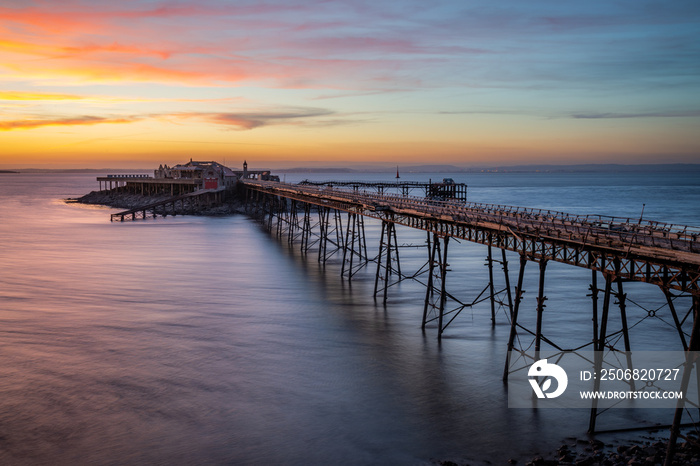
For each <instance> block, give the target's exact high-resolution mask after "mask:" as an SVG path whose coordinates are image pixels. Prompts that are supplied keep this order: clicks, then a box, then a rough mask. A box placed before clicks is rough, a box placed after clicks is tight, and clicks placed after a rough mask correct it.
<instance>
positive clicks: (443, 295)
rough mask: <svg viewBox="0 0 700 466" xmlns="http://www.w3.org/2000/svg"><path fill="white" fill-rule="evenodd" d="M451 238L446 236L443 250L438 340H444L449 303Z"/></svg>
mask: <svg viewBox="0 0 700 466" xmlns="http://www.w3.org/2000/svg"><path fill="white" fill-rule="evenodd" d="M449 241H450V237H449V236H445V239H444V243H445V247H444V248H443V250H442V263H441V264H440V281H441V283H440V319H439V320H438V340H441V339H442V331H443V330H444V327H443V326H442V320H443V316H444V314H445V303H446V302H447V294H446V291H447V290H446V286H447V245H448V244H449Z"/></svg>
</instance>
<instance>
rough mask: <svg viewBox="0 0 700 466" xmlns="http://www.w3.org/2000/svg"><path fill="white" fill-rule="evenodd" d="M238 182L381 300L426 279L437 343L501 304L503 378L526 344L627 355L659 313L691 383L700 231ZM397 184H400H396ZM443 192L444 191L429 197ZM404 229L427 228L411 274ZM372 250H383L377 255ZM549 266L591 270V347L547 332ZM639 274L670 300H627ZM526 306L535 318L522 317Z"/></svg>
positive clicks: (403, 194) (264, 218)
mask: <svg viewBox="0 0 700 466" xmlns="http://www.w3.org/2000/svg"><path fill="white" fill-rule="evenodd" d="M239 183H240V185H241V188H242V189H243V193H244V195H245V198H246V209H247V212H248V213H249V214H250V215H251V216H253V217H255V218H256V219H258V221H260V222H261V223H262V224H263V225H264V226H265V227H266V228H267V229H268V230H269V231H270V232H273V233H274V234H276V235H277V236H278V237H280V238H284V239H285V240H287V241H288V242H289V243H290V244H295V245H298V247H299V248H300V249H301V251H302V252H303V253H307V254H315V255H316V257H317V259H318V261H319V262H321V263H324V264H325V263H326V261H328V260H329V259H330V258H332V257H335V258H336V259H335V260H336V261H340V273H341V275H342V276H343V277H345V278H347V280H352V278H353V276H354V275H355V274H356V273H357V271H358V270H359V269H360V268H363V267H368V266H370V267H374V269H373V270H374V296H375V299H376V300H377V301H380V300H381V302H383V303H386V302H387V300H388V299H391V291H392V287H393V286H394V285H396V284H398V283H399V282H401V281H404V280H414V281H418V282H420V283H422V284H423V285H424V286H425V297H424V300H423V302H422V303H420V306H417V307H420V308H421V309H420V310H417V314H418V315H422V318H421V320H420V322H421V327H422V328H423V329H426V327H429V328H435V329H436V332H437V338H438V339H441V338H442V337H443V335H444V334H445V331H446V329H447V328H448V326H449V325H450V323H452V322H453V321H454V319H455V318H457V317H458V315H459V314H460V312H462V311H463V310H464V309H467V308H471V307H473V306H475V305H476V304H478V303H481V302H484V303H489V304H490V311H491V312H490V316H488V317H490V319H491V322H492V324H493V325H495V324H496V319H497V316H499V315H500V312H497V310H500V309H502V310H504V312H503V315H505V319H506V321H507V322H508V325H509V327H510V331H509V336H508V341H507V348H504V349H505V350H506V351H505V354H506V357H505V360H506V361H505V367H504V370H503V378H504V380H507V379H508V376H509V374H511V373H512V371H513V370H516V369H514V365H513V362H514V361H512V360H511V358H512V357H514V358H521V359H523V361H522V363H523V364H527V365H530V364H532V363H533V362H534V360H533V359H532V358H531V357H530V359H529V360H528V359H527V357H526V354H527V353H528V351H532V350H534V352H535V354H537V355H539V353H540V351H541V350H543V349H544V348H545V346H546V347H547V348H548V349H552V350H554V351H560V352H562V353H563V352H572V351H579V350H583V349H585V350H589V351H595V352H598V353H603V352H610V351H619V352H620V353H621V354H625V353H627V354H629V352H630V351H631V350H632V349H633V348H634V343H633V341H632V340H631V338H630V333H631V332H630V329H631V328H633V327H634V326H635V325H637V324H638V323H639V322H640V321H655V322H657V323H658V325H660V326H670V327H671V328H673V329H674V332H673V333H674V334H675V335H676V338H677V340H676V343H675V346H676V348H677V349H678V350H683V351H686V354H687V355H688V356H687V357H688V362H687V364H686V368H685V370H684V374H685V378H684V383H685V386H686V387H687V382H688V379H689V377H690V373H691V371H693V370H695V369H694V363H695V355H696V354H697V352H698V351H699V350H700V317H699V315H698V313H699V312H700V229H699V228H694V227H689V226H684V225H670V224H665V223H659V222H654V221H642V220H641V219H640V220H637V221H635V220H632V219H627V218H616V217H606V216H600V215H573V214H568V213H564V212H557V211H552V210H540V209H529V208H522V207H511V206H503V205H489V204H477V203H470V202H466V187H464V188H462V187H459V188H458V189H455V190H453V191H449V192H446V191H445V190H440V189H436V188H430V187H427V189H426V187H414V186H408V185H406V186H402V185H401V183H383V184H377V185H376V186H374V185H371V186H370V184H366V183H352V182H344V183H339V182H324V183H316V182H314V183H312V182H304V183H302V184H286V183H279V182H266V181H260V180H241V181H240V182H239ZM390 188H392V189H394V192H389V189H390ZM411 189H418V191H417V192H418V194H423V195H422V196H412V195H409V194H408V191H409V190H411ZM462 190H463V194H464V195H463V196H462V195H461V194H462ZM440 191H441V192H442V193H443V195H440V196H433V195H431V193H435V192H440ZM445 193H447V195H445ZM450 193H455V194H457V195H452V196H451V195H449V194H450ZM367 221H373V222H378V223H379V224H380V227H379V230H380V234H379V239H378V240H377V242H378V244H376V245H375V247H374V248H372V247H370V248H368V246H367V244H368V241H369V242H370V243H371V240H370V239H369V238H368V235H367V234H366V229H365V224H366V222H367ZM397 227H407V228H410V229H414V230H422V231H423V232H425V233H424V235H425V236H424V238H425V240H424V242H423V243H422V244H421V245H410V246H419V247H422V248H423V249H424V250H425V256H424V257H425V264H424V265H423V266H422V267H420V268H419V269H418V270H410V271H409V270H406V265H405V263H404V264H403V269H402V262H401V253H400V251H401V250H402V247H404V246H406V245H405V244H403V243H401V242H400V241H399V237H398V235H397ZM461 242H466V243H477V244H481V245H484V246H485V247H486V248H485V249H486V258H485V259H486V260H485V265H486V267H487V272H485V274H484V275H485V277H484V278H485V279H484V282H485V286H484V288H483V291H481V292H477V293H476V294H475V296H471V297H468V298H464V297H463V296H460V294H459V291H455V288H459V285H460V284H459V283H451V282H450V278H449V276H450V272H451V270H452V267H451V265H450V257H451V256H450V254H449V252H451V251H452V248H454V246H453V243H461ZM370 250H371V251H376V253H374V252H372V253H369V251H370ZM448 251H449V252H448ZM513 262H514V263H515V264H514V265H512V263H513ZM552 263H560V264H566V265H569V266H572V267H577V268H580V269H585V270H588V271H590V275H589V277H590V279H589V280H588V281H587V283H586V287H585V288H584V289H585V290H586V291H587V292H588V294H587V295H586V299H590V305H589V306H588V307H589V310H588V311H587V312H586V313H587V315H588V317H589V318H590V322H591V328H590V333H589V335H590V336H589V337H588V338H586V340H587V341H586V342H585V343H583V344H577V345H576V346H573V347H572V346H570V344H569V339H567V338H563V340H564V341H556V339H555V338H553V337H551V335H550V334H549V333H548V331H547V328H548V327H547V313H546V312H545V309H546V302H547V296H546V294H545V283H546V280H547V279H548V274H547V271H548V266H550V264H552ZM497 266H500V267H498V268H500V270H497ZM533 267H534V268H535V273H536V276H537V282H536V283H537V285H536V289H535V290H534V294H535V296H534V302H532V303H531V304H527V302H528V301H527V300H525V299H524V298H525V291H526V290H525V289H524V277H525V274H526V269H529V268H533ZM550 268H551V267H550ZM499 277H500V278H499ZM549 279H550V280H551V279H552V278H549ZM554 279H556V278H554ZM631 282H640V283H646V284H648V285H649V286H651V287H652V288H655V289H656V290H657V291H658V294H659V297H660V299H662V300H663V302H664V304H662V306H661V307H658V306H657V307H653V306H648V305H645V304H644V303H640V302H638V300H636V299H632V298H630V297H628V295H627V291H626V284H628V283H631ZM454 285H457V287H455V286H454ZM652 291H653V290H652ZM487 307H488V306H487ZM630 307H635V309H636V310H640V311H641V317H640V318H639V319H638V320H635V321H632V320H631V317H630V312H629V310H630ZM421 311H422V312H421ZM527 314H529V317H530V319H529V320H526V319H524V315H527ZM533 314H534V316H533ZM638 314H639V313H638ZM533 317H534V318H533ZM635 319H637V317H635ZM526 322H527V323H526ZM560 326H561V324H560ZM559 330H561V329H559ZM553 333H561V332H560V331H558V332H553ZM577 336H579V337H580V335H577ZM634 349H636V350H645V351H649V350H656V349H658V348H650V347H644V348H640V347H637V348H634ZM664 349H666V350H667V349H668V348H664ZM520 370H522V368H520ZM684 403H685V402H684ZM592 404H593V406H592V408H591V415H590V424H589V432H591V433H593V432H595V431H596V420H597V418H598V416H599V415H600V413H599V412H598V410H597V407H596V406H597V405H596V403H595V402H594V403H592ZM687 404H693V405H694V406H695V407H697V400H694V401H691V400H688V402H687ZM684 409H685V407H684V404H679V406H678V408H677V410H676V415H675V418H674V420H673V424H672V442H671V443H670V444H669V450H668V451H669V455H670V456H669V458H671V457H672V456H673V446H674V445H675V438H676V436H677V435H678V432H679V427H680V425H681V419H682V416H683V412H684ZM669 464H670V463H669Z"/></svg>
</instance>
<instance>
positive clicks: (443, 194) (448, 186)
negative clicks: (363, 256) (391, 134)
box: [299, 180, 467, 202]
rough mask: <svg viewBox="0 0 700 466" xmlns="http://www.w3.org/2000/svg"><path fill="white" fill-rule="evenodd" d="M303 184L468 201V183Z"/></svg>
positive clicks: (304, 183)
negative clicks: (416, 193)
mask: <svg viewBox="0 0 700 466" xmlns="http://www.w3.org/2000/svg"><path fill="white" fill-rule="evenodd" d="M299 184H300V185H302V186H322V187H329V188H336V189H341V190H352V192H354V193H359V192H364V193H373V194H391V193H395V194H400V195H401V196H413V195H415V191H418V192H422V193H423V197H425V198H426V199H439V200H447V199H453V200H458V201H464V202H466V201H467V185H466V184H465V183H455V182H444V181H443V182H436V183H433V182H432V181H430V182H428V183H422V182H419V181H396V182H370V181H309V180H304V181H302V182H301V183H299Z"/></svg>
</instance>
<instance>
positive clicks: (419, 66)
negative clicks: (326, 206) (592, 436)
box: [0, 0, 700, 168]
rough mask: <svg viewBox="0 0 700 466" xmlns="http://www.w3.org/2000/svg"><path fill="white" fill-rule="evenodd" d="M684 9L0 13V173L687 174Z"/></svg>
mask: <svg viewBox="0 0 700 466" xmlns="http://www.w3.org/2000/svg"><path fill="white" fill-rule="evenodd" d="M699 33H700V2H698V1H697V0H690V1H685V0H674V1H646V0H627V1H615V0H605V1H598V0H595V1H586V2H571V1H563V0H552V1H549V0H548V1H543V0H527V1H521V0H517V1H516V0H512V1H493V0H489V1H469V0H462V1H440V0H434V1H429V2H418V1H391V2H389V1H376V0H375V1H364V0H362V1H360V0H358V1H342V2H341V1H332V0H329V1H300V2H290V1H287V0H285V1H279V0H278V1H274V0H273V1H259V2H258V1H233V0H227V1H224V0H220V1H213V0H197V1H152V0H138V1H131V0H126V1H119V2H115V1H101V0H62V1H54V0H46V1H35V0H21V1H20V0H17V1H15V0H0V80H1V81H0V108H1V110H2V111H1V113H0V141H1V145H0V148H1V149H0V168H27V167H47V168H61V167H64V168H77V167H80V168H82V167H94V168H122V167H123V168H153V167H154V166H157V165H158V164H160V163H168V164H175V163H179V162H183V161H187V160H189V159H190V158H194V159H195V160H197V159H200V160H210V159H213V160H218V161H220V162H224V161H225V162H226V164H227V165H230V166H234V167H235V166H240V165H241V164H242V161H243V160H244V159H247V160H248V162H249V164H250V165H251V166H256V167H257V166H268V167H289V166H309V165H322V166H340V165H348V166H349V165H356V164H376V163H386V164H392V165H393V164H425V163H431V164H432V163H447V164H454V165H461V166H467V165H505V164H528V163H562V164H572V163H604V162H614V163H667V162H696V163H700V40H698V34H699Z"/></svg>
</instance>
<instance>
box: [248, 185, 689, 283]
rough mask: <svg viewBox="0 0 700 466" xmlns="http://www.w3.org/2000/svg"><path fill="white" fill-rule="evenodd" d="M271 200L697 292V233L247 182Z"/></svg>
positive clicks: (523, 210) (624, 220)
mask: <svg viewBox="0 0 700 466" xmlns="http://www.w3.org/2000/svg"><path fill="white" fill-rule="evenodd" d="M242 183H244V184H245V186H246V188H247V189H249V190H252V191H259V192H261V193H265V194H268V195H273V196H279V197H282V198H286V199H293V200H296V201H300V202H305V203H309V204H313V205H317V206H322V207H331V208H334V209H338V210H341V211H345V212H351V213H356V214H360V215H363V216H366V217H373V218H377V219H380V220H382V221H386V222H391V223H395V224H398V225H404V226H408V227H412V228H419V229H422V230H426V231H428V232H430V233H434V234H436V235H438V236H440V237H443V238H444V237H454V238H458V239H464V240H467V241H471V242H476V243H481V244H486V245H491V246H494V247H497V248H500V249H506V250H510V251H514V252H517V253H519V254H521V255H523V256H525V257H526V258H528V259H529V260H533V261H540V260H553V261H556V262H563V263H567V264H571V265H575V266H579V267H585V268H588V269H591V270H596V271H600V272H608V273H613V274H615V275H620V276H622V278H624V279H628V280H635V281H643V282H649V283H654V284H656V285H661V286H664V287H668V288H673V289H676V290H679V291H684V292H690V293H693V294H697V293H698V292H699V291H700V228H696V227H689V226H684V225H670V224H665V223H659V222H654V221H643V222H635V221H633V220H630V219H627V218H616V217H606V216H600V215H585V216H582V215H572V214H568V213H564V212H556V211H552V210H541V209H529V208H522V207H511V206H502V205H492V204H477V203H462V202H449V201H448V202H443V201H435V200H429V199H424V198H417V197H406V196H398V195H386V194H384V195H380V194H366V193H360V192H348V191H345V190H340V189H333V188H329V187H323V188H321V187H317V186H310V185H306V186H300V185H293V184H286V183H277V182H265V181H252V180H245V181H242Z"/></svg>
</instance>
